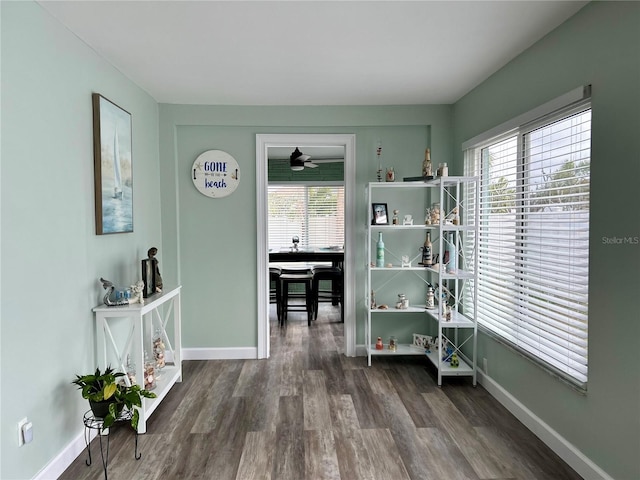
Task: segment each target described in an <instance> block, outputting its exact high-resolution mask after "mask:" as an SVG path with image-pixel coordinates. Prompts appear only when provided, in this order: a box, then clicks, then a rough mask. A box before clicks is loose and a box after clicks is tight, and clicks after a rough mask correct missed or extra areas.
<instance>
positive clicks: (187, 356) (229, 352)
mask: <svg viewBox="0 0 640 480" xmlns="http://www.w3.org/2000/svg"><path fill="white" fill-rule="evenodd" d="M257 358H258V349H257V348H256V347H237V348H235V347H231V348H183V349H182V359H183V360H252V359H257Z"/></svg>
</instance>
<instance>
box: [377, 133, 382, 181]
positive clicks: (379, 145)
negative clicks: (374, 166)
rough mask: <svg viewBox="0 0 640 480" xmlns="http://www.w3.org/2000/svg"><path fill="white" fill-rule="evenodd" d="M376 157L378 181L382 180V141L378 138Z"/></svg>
mask: <svg viewBox="0 0 640 480" xmlns="http://www.w3.org/2000/svg"><path fill="white" fill-rule="evenodd" d="M376 157H378V181H379V182H381V181H382V143H380V140H378V144H377V146H376Z"/></svg>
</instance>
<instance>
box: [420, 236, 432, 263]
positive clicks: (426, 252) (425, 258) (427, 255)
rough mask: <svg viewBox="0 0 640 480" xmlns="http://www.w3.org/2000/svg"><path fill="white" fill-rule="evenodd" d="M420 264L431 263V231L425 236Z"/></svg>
mask: <svg viewBox="0 0 640 480" xmlns="http://www.w3.org/2000/svg"><path fill="white" fill-rule="evenodd" d="M422 265H424V266H425V267H430V266H431V265H433V245H432V243H431V232H427V238H426V239H425V241H424V245H423V246H422Z"/></svg>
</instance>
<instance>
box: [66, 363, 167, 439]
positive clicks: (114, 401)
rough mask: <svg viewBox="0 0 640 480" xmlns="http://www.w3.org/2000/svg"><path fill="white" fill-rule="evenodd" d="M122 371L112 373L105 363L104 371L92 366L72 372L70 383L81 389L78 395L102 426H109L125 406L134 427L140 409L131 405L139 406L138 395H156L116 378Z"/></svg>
mask: <svg viewBox="0 0 640 480" xmlns="http://www.w3.org/2000/svg"><path fill="white" fill-rule="evenodd" d="M123 376H124V373H122V372H114V371H113V369H112V368H111V367H110V366H109V367H107V368H106V369H105V371H104V372H101V371H100V369H99V368H96V371H95V373H93V374H90V375H82V376H81V375H76V379H75V380H74V381H73V382H71V383H73V384H75V385H77V386H78V388H79V389H80V390H82V398H86V399H87V400H89V405H90V406H91V411H92V412H93V414H94V416H95V417H97V418H102V419H103V428H109V427H110V426H111V425H113V424H114V422H115V421H116V420H117V419H118V417H120V416H121V414H122V411H123V410H124V408H125V407H126V409H127V411H129V412H130V413H131V426H132V427H133V428H134V430H137V429H138V420H139V418H140V412H139V411H138V409H136V408H134V407H141V406H142V397H146V398H156V394H155V393H153V392H149V391H148V390H144V389H143V388H140V386H139V385H131V386H130V387H128V386H127V385H126V384H125V383H124V382H123V381H119V380H118V378H119V377H123Z"/></svg>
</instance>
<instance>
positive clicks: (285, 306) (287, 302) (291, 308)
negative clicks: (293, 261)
mask: <svg viewBox="0 0 640 480" xmlns="http://www.w3.org/2000/svg"><path fill="white" fill-rule="evenodd" d="M312 281H313V273H312V272H311V270H310V269H308V268H303V269H287V268H283V269H282V273H281V274H280V284H281V291H282V304H281V305H282V315H281V320H280V325H284V323H285V322H286V321H287V318H288V313H289V312H306V313H307V325H308V326H311V320H313V319H314V316H313V296H312V285H311V284H312ZM291 285H302V286H303V289H304V293H302V292H291V291H290V290H289V287H290V286H291ZM300 298H304V303H303V304H300V303H299V302H295V301H294V302H292V301H291V300H296V299H300Z"/></svg>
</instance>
